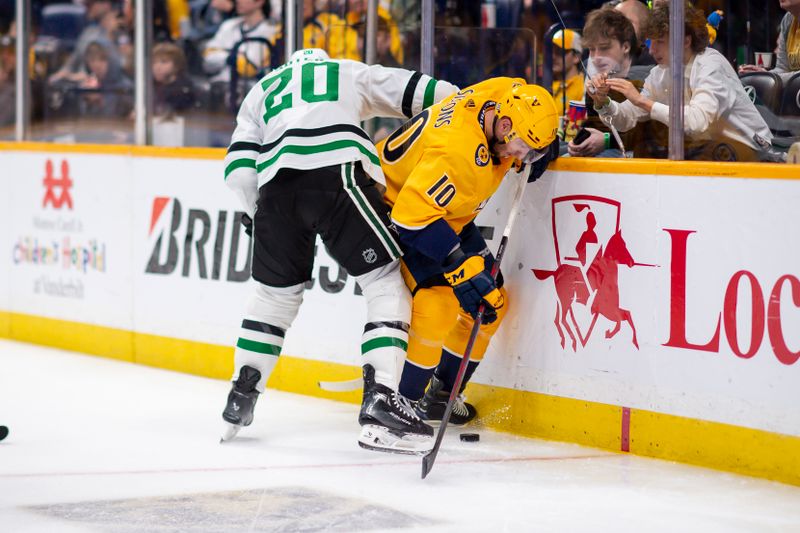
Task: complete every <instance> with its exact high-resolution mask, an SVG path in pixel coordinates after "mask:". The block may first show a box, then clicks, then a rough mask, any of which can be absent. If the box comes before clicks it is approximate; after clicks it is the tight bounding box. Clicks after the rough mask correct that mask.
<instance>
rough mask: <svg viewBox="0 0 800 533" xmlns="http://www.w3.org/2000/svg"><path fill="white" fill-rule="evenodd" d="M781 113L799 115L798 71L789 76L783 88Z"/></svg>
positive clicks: (799, 79)
mask: <svg viewBox="0 0 800 533" xmlns="http://www.w3.org/2000/svg"><path fill="white" fill-rule="evenodd" d="M781 115H783V116H791V117H798V116H800V72H798V73H797V74H795V75H794V76H792V77H791V78H789V81H787V82H786V84H785V86H784V88H783V97H782V98H781Z"/></svg>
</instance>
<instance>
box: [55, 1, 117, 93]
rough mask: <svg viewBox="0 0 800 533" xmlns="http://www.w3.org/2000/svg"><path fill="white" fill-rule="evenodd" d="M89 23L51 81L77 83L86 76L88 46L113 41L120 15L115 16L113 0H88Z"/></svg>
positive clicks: (87, 16) (87, 15) (87, 13)
mask: <svg viewBox="0 0 800 533" xmlns="http://www.w3.org/2000/svg"><path fill="white" fill-rule="evenodd" d="M85 5H86V20H87V25H86V27H85V28H84V29H83V31H82V32H81V34H80V36H79V37H78V41H77V42H76V43H75V50H73V52H72V55H70V57H69V58H68V59H67V61H66V63H64V66H62V67H61V68H60V69H59V70H58V71H57V72H56V73H55V74H53V75H52V76H50V83H55V82H57V81H60V80H67V81H72V82H76V83H80V82H81V81H83V79H84V77H85V71H84V66H85V64H86V61H85V59H86V58H85V57H84V55H85V53H86V48H87V47H88V46H89V44H91V43H93V42H97V41H107V42H111V41H112V34H113V32H114V31H116V29H117V25H118V21H119V19H118V16H114V15H113V13H114V6H113V4H112V2H111V0H86V2H85Z"/></svg>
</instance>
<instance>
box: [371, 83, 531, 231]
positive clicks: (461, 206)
mask: <svg viewBox="0 0 800 533" xmlns="http://www.w3.org/2000/svg"><path fill="white" fill-rule="evenodd" d="M525 83H526V82H525V80H522V79H519V78H492V79H489V80H486V81H483V82H481V83H478V84H475V85H471V86H469V87H467V88H466V89H462V90H461V91H459V92H457V93H456V94H454V95H451V96H449V97H448V98H446V99H444V100H443V101H442V102H440V103H438V104H436V105H433V106H431V107H429V108H428V109H426V110H424V111H423V112H422V113H419V114H418V115H416V116H415V117H414V118H412V119H411V120H409V121H408V122H407V123H406V124H404V125H403V126H402V127H401V128H399V129H398V130H396V131H395V132H394V133H392V134H391V135H390V136H389V137H387V138H386V139H384V140H383V141H381V142H380V143H378V145H377V148H378V154H379V156H380V159H381V167H382V168H383V172H384V174H385V176H386V194H385V199H386V201H387V203H388V204H389V205H390V206H391V207H392V214H391V217H392V222H394V223H395V224H396V225H398V226H399V227H401V228H404V229H407V230H421V229H423V228H424V227H426V226H427V225H429V224H431V223H432V222H435V221H436V220H437V219H440V218H441V219H444V221H445V222H447V224H448V225H449V226H450V228H451V229H452V230H453V231H454V232H455V233H460V232H461V230H462V228H463V227H464V226H465V225H466V224H468V223H469V222H471V221H472V220H473V219H474V218H475V217H476V216H477V215H478V213H479V212H480V210H481V209H482V208H483V206H484V205H485V204H486V201H487V200H488V199H489V197H491V196H492V194H494V192H495V191H496V190H497V188H498V187H499V186H500V182H501V181H502V180H503V176H505V174H506V172H507V171H508V169H509V168H510V167H511V165H512V163H513V160H512V158H507V159H506V160H504V161H501V160H500V159H497V158H494V157H492V155H491V154H490V153H489V146H488V142H487V140H486V134H485V133H484V117H485V114H486V111H488V110H492V109H494V104H495V102H498V101H500V100H501V99H502V98H503V96H504V95H505V94H506V93H507V92H508V91H509V90H511V88H512V87H513V86H514V85H516V84H525Z"/></svg>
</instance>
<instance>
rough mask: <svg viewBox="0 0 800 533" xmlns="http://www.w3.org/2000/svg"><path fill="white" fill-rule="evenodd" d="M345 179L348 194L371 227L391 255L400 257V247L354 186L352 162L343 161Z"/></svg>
mask: <svg viewBox="0 0 800 533" xmlns="http://www.w3.org/2000/svg"><path fill="white" fill-rule="evenodd" d="M344 174H345V180H346V186H347V189H348V190H349V191H350V194H351V195H352V196H353V198H354V199H355V200H356V201H357V202H358V204H359V205H360V206H361V210H362V211H363V212H364V214H365V215H366V216H367V218H368V219H369V222H370V223H371V224H372V227H373V228H375V229H376V230H377V231H378V233H379V234H380V236H381V237H382V238H383V239H382V240H383V242H384V246H386V247H387V248H388V251H389V253H390V254H391V255H393V256H394V257H395V258H398V257H400V256H401V255H403V253H402V252H401V251H400V247H399V246H398V245H397V243H396V242H395V241H394V239H393V238H392V236H391V235H390V234H389V232H388V231H387V229H386V226H384V225H383V223H382V222H381V221H380V219H379V218H378V216H377V215H376V214H375V212H374V211H373V210H372V205H370V203H369V201H367V199H366V198H365V197H364V193H363V192H362V191H361V189H359V188H358V187H356V182H355V180H354V179H353V164H352V163H345V172H344Z"/></svg>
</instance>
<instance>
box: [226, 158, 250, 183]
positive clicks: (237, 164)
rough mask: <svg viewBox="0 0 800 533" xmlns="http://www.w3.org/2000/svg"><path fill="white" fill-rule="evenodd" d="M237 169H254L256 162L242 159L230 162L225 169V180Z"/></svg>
mask: <svg viewBox="0 0 800 533" xmlns="http://www.w3.org/2000/svg"><path fill="white" fill-rule="evenodd" d="M237 168H256V160H255V159H248V158H242V159H236V160H234V161H231V162H230V164H229V165H228V166H227V167H225V179H228V175H229V174H230V173H231V172H233V171H234V170H236V169H237Z"/></svg>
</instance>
